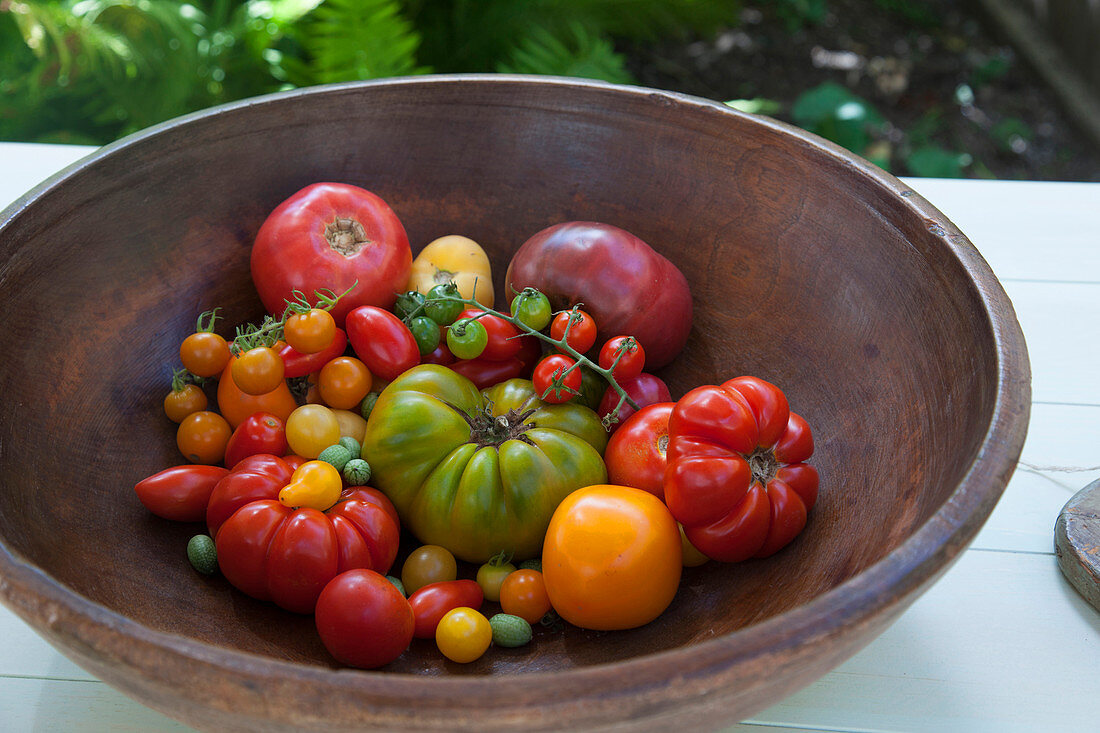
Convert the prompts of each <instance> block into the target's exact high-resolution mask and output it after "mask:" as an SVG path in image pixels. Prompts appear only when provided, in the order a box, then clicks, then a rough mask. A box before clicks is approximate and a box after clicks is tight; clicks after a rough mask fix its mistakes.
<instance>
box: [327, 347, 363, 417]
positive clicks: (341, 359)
mask: <svg viewBox="0 0 1100 733" xmlns="http://www.w3.org/2000/svg"><path fill="white" fill-rule="evenodd" d="M370 387H371V373H370V370H369V369H367V365H366V364H364V363H363V362H361V361H360V360H359V359H356V358H355V357H354V356H338V357H336V358H335V359H333V360H332V361H330V362H328V363H327V364H325V365H324V366H323V367H321V373H320V374H319V375H318V377H317V388H318V390H319V391H320V393H321V399H322V400H323V401H324V403H325V404H326V405H328V406H329V407H335V408H336V409H338V410H350V409H352V408H353V407H356V406H357V405H358V404H359V403H360V402H362V401H363V398H364V397H366V396H367V393H368V392H370Z"/></svg>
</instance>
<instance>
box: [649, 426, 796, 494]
mask: <svg viewBox="0 0 1100 733" xmlns="http://www.w3.org/2000/svg"><path fill="white" fill-rule="evenodd" d="M662 437H663V438H664V441H665V446H668V436H667V435H665V436H662ZM745 461H746V462H747V463H748V464H749V471H750V472H751V473H752V480H753V481H754V482H755V483H758V484H760V485H761V486H767V485H768V483H769V482H770V481H771V480H772V479H773V478H775V477H776V474H778V473H779V469H780V467H781V466H782V465H783V464H782V463H780V462H779V459H777V458H776V457H775V451H774V450H772V449H771V448H757V449H756V450H754V451H753V452H752V453H750V454H749V455H747V456H745Z"/></svg>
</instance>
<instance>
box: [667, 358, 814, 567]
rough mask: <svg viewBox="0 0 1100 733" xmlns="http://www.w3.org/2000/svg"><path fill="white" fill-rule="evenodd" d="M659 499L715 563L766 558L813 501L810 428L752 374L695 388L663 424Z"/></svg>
mask: <svg viewBox="0 0 1100 733" xmlns="http://www.w3.org/2000/svg"><path fill="white" fill-rule="evenodd" d="M668 436H669V441H668V451H667V455H668V466H667V468H666V469H665V480H664V489H665V501H666V502H667V504H668V508H669V510H671V511H672V514H673V515H674V516H675V517H676V519H677V520H678V521H679V522H680V523H681V524H683V525H684V532H685V534H686V535H687V538H688V539H689V540H690V541H691V543H692V544H693V545H695V547H696V548H698V549H699V550H700V551H701V552H703V553H704V554H705V555H707V556H708V557H711V558H714V559H715V560H724V561H727V562H736V561H739V560H745V559H748V558H750V557H767V556H768V555H771V554H773V553H775V552H777V551H778V550H780V549H781V548H782V547H783V546H784V545H786V544H787V543H788V542H790V541H791V540H793V539H794V538H795V536H796V535H797V534H798V533H799V532H801V531H802V528H803V527H805V526H806V514H807V512H808V511H809V510H810V509H811V508H812V507H813V505H814V502H815V501H816V500H817V487H818V476H817V471H816V470H815V469H814V468H813V467H812V466H809V465H807V464H806V463H805V461H806V460H807V459H809V458H810V456H811V455H812V454H813V451H814V442H813V436H812V434H811V433H810V427H809V425H808V424H807V423H806V421H805V420H803V419H802V418H801V417H800V416H798V415H796V414H795V413H793V412H791V411H790V407H789V406H788V404H787V398H786V396H785V395H784V394H783V392H782V391H780V389H779V388H778V387H776V386H775V385H773V384H770V383H768V382H765V381H764V380H762V379H757V378H756V377H737V378H736V379H731V380H729V381H728V382H725V383H723V384H721V385H718V386H714V385H708V386H703V387H696V388H695V389H693V390H691V391H690V392H688V393H687V394H686V395H684V396H683V397H682V398H681V399H680V400H679V401H678V402H677V403H676V407H674V408H673V410H672V415H671V417H670V418H669V423H668Z"/></svg>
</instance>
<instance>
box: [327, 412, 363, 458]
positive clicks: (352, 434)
mask: <svg viewBox="0 0 1100 733" xmlns="http://www.w3.org/2000/svg"><path fill="white" fill-rule="evenodd" d="M332 414H333V415H335V416H336V422H337V424H338V425H339V426H340V437H341V438H355V442H356V443H359V444H360V445H361V444H362V443H363V435H364V434H365V433H366V432H367V421H366V420H364V419H363V416H362V415H360V414H359V413H357V412H352V411H351V410H333V411H332ZM358 457H359V456H355V458H358Z"/></svg>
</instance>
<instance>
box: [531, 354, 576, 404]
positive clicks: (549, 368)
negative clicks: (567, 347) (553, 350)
mask: <svg viewBox="0 0 1100 733" xmlns="http://www.w3.org/2000/svg"><path fill="white" fill-rule="evenodd" d="M575 365H576V362H575V361H573V360H572V359H571V358H569V357H568V356H565V355H564V354H551V355H550V356H547V357H546V358H544V359H543V360H542V361H540V362H539V363H538V364H536V365H535V371H534V373H533V374H532V375H531V381H532V382H533V383H534V385H535V394H537V395H538V396H539V399H541V400H542V401H543V402H548V403H550V404H559V403H562V402H568V401H569V400H571V399H573V397H575V396H576V395H577V394H579V393H580V391H581V370H580V368H579V367H577V368H574V367H575Z"/></svg>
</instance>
